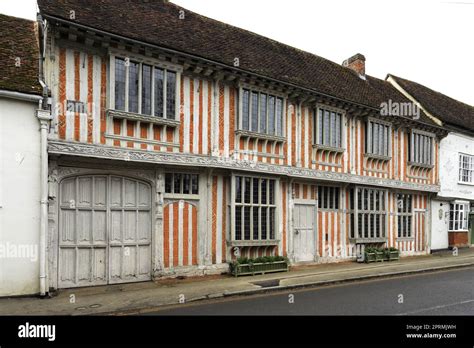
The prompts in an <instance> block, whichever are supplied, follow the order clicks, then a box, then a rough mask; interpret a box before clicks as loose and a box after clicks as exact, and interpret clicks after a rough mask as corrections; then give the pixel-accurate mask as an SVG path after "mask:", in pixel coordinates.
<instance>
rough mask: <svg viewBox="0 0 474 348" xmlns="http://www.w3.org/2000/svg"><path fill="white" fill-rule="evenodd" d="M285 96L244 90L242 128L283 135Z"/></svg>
mask: <svg viewBox="0 0 474 348" xmlns="http://www.w3.org/2000/svg"><path fill="white" fill-rule="evenodd" d="M283 104H284V103H283V98H280V97H277V96H274V95H271V94H266V93H261V92H256V91H252V90H249V89H245V88H244V89H243V90H242V105H241V106H242V114H241V120H240V122H241V123H240V127H239V128H240V129H241V130H245V131H250V132H255V133H261V134H267V135H274V136H279V137H282V136H283V123H284V121H283V119H284V109H283Z"/></svg>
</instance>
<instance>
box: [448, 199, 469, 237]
mask: <svg viewBox="0 0 474 348" xmlns="http://www.w3.org/2000/svg"><path fill="white" fill-rule="evenodd" d="M461 206H463V207H464V209H462V210H461V209H456V208H460V207H461ZM452 207H454V208H455V209H454V210H453V209H452ZM456 213H458V216H461V215H462V218H457V219H452V217H454V216H455V215H456ZM469 214H470V204H469V202H467V201H452V202H450V203H449V220H448V232H467V231H469ZM456 223H460V224H462V226H461V227H458V228H457V229H455V228H454V226H455V224H456Z"/></svg>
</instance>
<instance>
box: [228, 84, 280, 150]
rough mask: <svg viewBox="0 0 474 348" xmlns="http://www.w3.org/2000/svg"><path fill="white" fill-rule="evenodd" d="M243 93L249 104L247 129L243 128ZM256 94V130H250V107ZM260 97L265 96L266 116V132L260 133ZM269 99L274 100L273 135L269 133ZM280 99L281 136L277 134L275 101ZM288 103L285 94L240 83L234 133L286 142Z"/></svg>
mask: <svg viewBox="0 0 474 348" xmlns="http://www.w3.org/2000/svg"><path fill="white" fill-rule="evenodd" d="M244 91H248V94H249V102H248V121H247V123H248V129H244V127H243V124H244V122H243V120H244V113H243V111H244V108H243V104H244ZM254 94H257V104H258V107H257V130H252V128H253V127H252V124H253V123H252V106H253V95H254ZM261 95H266V103H265V105H266V108H265V115H266V122H265V125H266V130H265V132H261V131H260V129H261V120H262V117H261V100H262V98H261ZM270 97H273V98H274V122H273V126H274V129H275V132H274V133H273V134H271V133H269V124H270V122H269V117H268V116H269V110H270V108H269V100H270ZM278 99H280V100H281V102H282V109H281V110H282V115H281V134H278V133H277V125H278V122H277V108H276V105H277V100H278ZM287 103H288V96H287V95H286V94H282V93H279V92H277V91H273V90H267V89H263V88H259V87H257V86H252V85H248V84H244V83H241V84H240V85H239V98H238V119H237V122H236V125H235V127H236V129H235V131H236V132H237V133H241V134H246V135H252V136H254V137H256V138H262V139H271V140H277V141H284V140H286V121H287V117H288V113H287V105H288V104H287Z"/></svg>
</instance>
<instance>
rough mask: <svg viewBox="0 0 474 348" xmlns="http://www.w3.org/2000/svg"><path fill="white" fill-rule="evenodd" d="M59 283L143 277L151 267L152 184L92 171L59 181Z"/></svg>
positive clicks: (99, 282)
mask: <svg viewBox="0 0 474 348" xmlns="http://www.w3.org/2000/svg"><path fill="white" fill-rule="evenodd" d="M59 210H60V212H59V258H58V263H59V265H58V275H59V279H58V286H59V287H60V288H66V287H77V286H91V285H103V284H108V283H122V282H133V281H144V280H149V279H150V277H151V276H150V273H151V272H150V271H151V188H150V186H149V185H148V184H146V183H144V182H141V181H138V180H134V179H129V178H124V177H118V176H107V175H92V176H79V177H73V178H69V179H66V180H64V181H62V182H61V186H60V207H59Z"/></svg>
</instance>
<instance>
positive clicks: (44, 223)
mask: <svg viewBox="0 0 474 348" xmlns="http://www.w3.org/2000/svg"><path fill="white" fill-rule="evenodd" d="M37 24H38V30H39V33H38V35H39V40H40V56H39V58H38V67H39V76H38V80H39V83H40V84H41V86H42V88H43V100H42V103H41V107H40V108H39V109H38V110H37V111H36V117H37V118H38V120H39V122H40V156H41V157H40V158H41V171H40V180H41V184H40V186H41V197H40V206H41V209H40V236H39V263H40V264H39V278H40V279H39V281H40V296H41V297H43V296H45V295H46V293H47V292H48V288H49V286H48V283H47V235H48V132H49V127H50V122H51V120H52V117H51V111H50V110H49V107H48V95H49V93H48V86H47V85H46V83H45V82H44V71H43V69H44V65H43V62H44V59H45V58H44V57H45V53H46V35H47V23H46V21H44V20H43V19H42V17H41V15H38V17H37Z"/></svg>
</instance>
